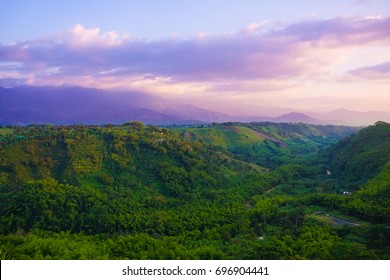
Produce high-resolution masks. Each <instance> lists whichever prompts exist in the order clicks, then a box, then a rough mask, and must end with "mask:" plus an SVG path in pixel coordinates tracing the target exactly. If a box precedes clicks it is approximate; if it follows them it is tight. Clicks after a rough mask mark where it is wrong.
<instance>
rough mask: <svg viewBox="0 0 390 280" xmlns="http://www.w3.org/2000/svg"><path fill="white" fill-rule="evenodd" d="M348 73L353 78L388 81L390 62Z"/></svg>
mask: <svg viewBox="0 0 390 280" xmlns="http://www.w3.org/2000/svg"><path fill="white" fill-rule="evenodd" d="M348 73H349V74H351V75H352V76H355V77H359V78H365V79H388V78H390V62H385V63H381V64H378V65H374V66H369V67H361V68H357V69H354V70H351V71H349V72H348Z"/></svg>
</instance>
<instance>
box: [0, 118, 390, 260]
mask: <svg viewBox="0 0 390 280" xmlns="http://www.w3.org/2000/svg"><path fill="white" fill-rule="evenodd" d="M388 127H389V125H388V124H384V123H378V124H377V125H375V126H373V127H369V128H367V129H366V130H363V131H362V132H361V133H358V134H357V135H356V136H353V137H351V138H350V140H348V141H352V142H354V143H360V142H361V141H357V140H356V139H360V138H359V137H362V136H361V135H362V134H363V135H364V133H367V131H369V132H370V135H382V136H381V137H382V138H383V139H384V141H387V140H386V139H387V138H386V135H387V134H386V131H388ZM7 129H8V130H7V136H5V138H4V139H3V140H1V142H0V234H1V235H0V258H1V259H389V258H390V249H389V248H390V242H389V240H390V229H389V225H390V212H389V209H390V207H389V206H390V197H389V195H390V185H389V182H390V161H389V159H388V160H387V161H386V160H382V161H380V164H379V165H378V166H377V167H376V172H374V171H372V173H370V177H367V178H366V180H364V182H362V183H356V181H355V180H354V179H355V178H352V177H350V175H349V173H347V174H346V175H345V176H344V175H343V174H344V173H343V172H340V173H339V174H338V172H334V173H335V174H336V176H334V175H332V176H329V175H326V172H325V171H326V170H327V169H328V168H329V166H331V165H332V166H335V165H334V164H335V163H334V162H333V161H330V163H329V162H328V161H327V157H329V155H330V154H331V155H332V157H333V158H335V159H337V162H338V163H339V162H341V160H342V159H343V156H342V155H343V153H345V151H344V150H343V149H342V148H340V147H339V146H337V145H336V146H333V147H332V148H331V149H330V150H328V151H327V152H326V153H324V152H323V149H325V148H326V147H327V146H329V145H330V144H331V143H335V142H336V141H337V139H339V138H341V137H343V136H345V134H348V132H347V131H349V132H352V130H353V129H347V128H340V127H328V126H327V127H315V126H314V127H313V126H308V125H303V124H302V125H295V124H294V125H292V124H291V125H287V124H283V125H281V124H275V125H272V124H269V123H267V124H247V125H241V124H234V127H233V124H224V125H214V126H212V127H206V128H204V129H205V131H203V130H202V128H184V130H183V128H180V129H177V128H176V129H174V130H171V129H166V128H158V127H153V126H149V127H147V126H144V125H143V124H141V123H127V124H124V125H122V126H111V125H108V126H104V127H98V126H66V127H55V126H46V125H42V126H30V127H26V128H21V127H13V128H7ZM177 130H179V131H177ZM376 130H378V131H376ZM10 131H12V133H8V132H10ZM383 133H384V134H383ZM202 134H203V136H202V137H200V136H199V135H202ZM207 135H209V136H210V137H215V139H216V140H215V142H214V143H213V142H211V143H206V142H208V141H211V140H210V139H211V138H210V139H209V140H207V139H206V140H205V137H206V136H207ZM258 137H259V138H258ZM348 141H347V140H345V141H344V142H345V144H344V145H345V146H346V147H348V145H349V144H348V143H349V142H348ZM367 141H369V139H366V141H363V142H364V148H361V149H363V150H364V153H366V154H370V153H371V152H372V153H375V152H376V150H377V149H378V146H379V147H382V146H383V145H386V144H381V143H379V142H378V140H377V138H374V142H375V143H373V144H370V143H366V142H367ZM251 145H252V146H251ZM338 145H340V144H338ZM250 146H251V147H252V148H253V149H252V148H248V147H250ZM367 147H368V148H367ZM371 148H372V150H373V151H371V150H370V149H371ZM243 151H245V152H243ZM272 155H275V157H276V160H275V158H272ZM258 157H259V158H260V159H257V158H258ZM352 158H353V159H354V160H357V162H354V163H353V164H355V165H356V166H357V165H358V164H359V162H358V160H359V158H355V157H352ZM364 163H366V161H364ZM348 164H351V163H350V162H349V163H348ZM264 166H266V168H264ZM332 172H333V170H332ZM351 178H352V179H351ZM344 182H346V184H345V185H344ZM351 184H354V189H353V190H354V191H353V193H352V195H342V194H340V192H341V191H343V190H345V188H346V187H348V186H350V185H351ZM329 214H330V215H329ZM335 216H337V217H338V219H337V218H336V217H335ZM356 224H358V226H356Z"/></svg>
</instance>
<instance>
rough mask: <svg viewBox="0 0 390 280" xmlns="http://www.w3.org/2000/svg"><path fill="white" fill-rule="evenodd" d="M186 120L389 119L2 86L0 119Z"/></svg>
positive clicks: (386, 118) (387, 118) (381, 114)
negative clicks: (244, 112) (271, 112)
mask: <svg viewBox="0 0 390 280" xmlns="http://www.w3.org/2000/svg"><path fill="white" fill-rule="evenodd" d="M133 120H137V121H141V122H144V123H147V124H157V125H158V124H184V123H185V124H190V123H203V122H225V121H246V122H250V121H270V122H303V123H310V124H343V125H369V124H372V123H375V122H376V121H379V120H381V121H390V114H388V113H384V112H356V111H350V110H346V109H337V110H334V111H331V112H327V113H314V112H296V111H292V112H289V113H286V114H283V115H280V116H278V117H268V116H264V115H263V114H262V112H259V113H258V115H256V116H252V117H245V116H238V115H228V114H223V113H220V112H215V111H212V110H207V109H203V108H200V107H197V106H194V105H190V104H185V103H181V102H177V101H174V100H170V99H166V98H162V97H158V96H154V95H150V94H146V93H141V92H110V91H106V90H101V89H95V88H83V87H30V86H19V87H14V88H4V87H0V124H1V125H10V124H11V125H27V124H31V123H53V124H74V123H83V124H103V123H113V124H120V123H123V122H126V121H133Z"/></svg>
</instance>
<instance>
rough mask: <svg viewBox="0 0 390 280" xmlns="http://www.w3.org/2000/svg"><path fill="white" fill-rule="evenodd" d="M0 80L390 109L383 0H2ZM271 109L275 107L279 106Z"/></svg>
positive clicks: (219, 100)
mask: <svg viewBox="0 0 390 280" xmlns="http://www.w3.org/2000/svg"><path fill="white" fill-rule="evenodd" d="M0 11H1V12H0V13H1V16H0V85H3V86H6V87H10V86H14V85H23V84H28V85H56V86H60V85H79V86H87V87H96V88H105V89H121V90H123V89H128V90H136V91H142V92H147V93H152V94H155V95H158V96H163V97H167V98H174V99H177V100H181V101H185V102H191V103H193V104H196V105H199V106H202V107H206V108H210V109H214V110H217V111H220V112H225V113H233V114H248V115H252V114H257V115H262V113H267V114H272V112H278V109H282V108H291V109H293V110H298V111H302V112H305V111H316V112H326V111H331V110H334V109H337V108H346V109H350V110H357V111H385V112H390V1H388V0H377V1H376V0H371V1H370V0H360V1H357V0H340V1H329V0H328V1H326V0H323V1H322V0H321V1H309V0H298V1H297V0H295V1H281V0H273V1H260V0H258V1H254V0H240V1H233V0H214V1H202V0H197V1H179V0H165V1H157V0H155V1H151V0H143V1H125V0H122V1H120V0H115V1H98V0H94V1H89V0H88V1H76V0H71V1H69V0H68V1H52V0H50V1H49V0H41V1H38V0H36V1H34V0H24V1H22V0H1V1H0ZM275 114H276V113H275Z"/></svg>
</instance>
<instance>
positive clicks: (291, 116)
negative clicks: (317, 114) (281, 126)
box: [274, 112, 321, 124]
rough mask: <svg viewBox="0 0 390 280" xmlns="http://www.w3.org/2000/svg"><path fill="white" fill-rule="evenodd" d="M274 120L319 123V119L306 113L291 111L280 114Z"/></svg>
mask: <svg viewBox="0 0 390 280" xmlns="http://www.w3.org/2000/svg"><path fill="white" fill-rule="evenodd" d="M274 121H276V122H294V123H298V122H301V123H308V124H318V123H321V121H320V120H318V119H315V118H312V117H310V116H308V115H306V114H302V113H297V112H291V113H288V114H284V115H281V116H279V117H277V118H274Z"/></svg>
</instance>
